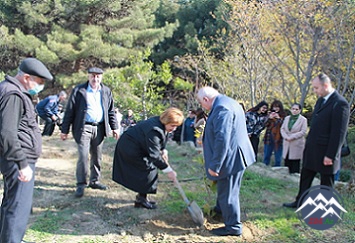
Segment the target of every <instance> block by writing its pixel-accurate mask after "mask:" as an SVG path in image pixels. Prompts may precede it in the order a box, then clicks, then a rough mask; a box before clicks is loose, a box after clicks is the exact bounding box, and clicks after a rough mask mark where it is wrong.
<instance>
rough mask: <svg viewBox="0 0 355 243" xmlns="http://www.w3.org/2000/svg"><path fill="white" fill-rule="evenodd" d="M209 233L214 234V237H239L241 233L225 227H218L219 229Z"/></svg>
mask: <svg viewBox="0 0 355 243" xmlns="http://www.w3.org/2000/svg"><path fill="white" fill-rule="evenodd" d="M210 233H212V234H214V235H218V236H228V235H231V236H241V235H242V233H239V232H236V231H233V230H228V229H226V227H220V228H216V229H213V230H211V231H210Z"/></svg>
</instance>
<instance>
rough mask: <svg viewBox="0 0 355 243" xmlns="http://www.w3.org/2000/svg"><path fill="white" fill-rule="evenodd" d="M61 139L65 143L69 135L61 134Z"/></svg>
mask: <svg viewBox="0 0 355 243" xmlns="http://www.w3.org/2000/svg"><path fill="white" fill-rule="evenodd" d="M60 138H61V139H62V140H63V141H64V140H66V139H67V138H68V134H65V133H61V134H60Z"/></svg>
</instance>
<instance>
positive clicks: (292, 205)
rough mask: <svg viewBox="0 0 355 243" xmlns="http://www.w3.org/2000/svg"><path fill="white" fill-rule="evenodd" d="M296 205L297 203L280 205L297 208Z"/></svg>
mask: <svg viewBox="0 0 355 243" xmlns="http://www.w3.org/2000/svg"><path fill="white" fill-rule="evenodd" d="M297 204H298V202H297V201H294V202H292V203H284V204H282V206H284V207H286V208H297Z"/></svg>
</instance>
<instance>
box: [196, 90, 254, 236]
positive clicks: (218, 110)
mask: <svg viewBox="0 0 355 243" xmlns="http://www.w3.org/2000/svg"><path fill="white" fill-rule="evenodd" d="M203 153H204V159H205V167H206V173H207V177H208V178H209V179H211V180H216V181H217V193H218V195H217V203H218V205H219V207H220V209H221V212H222V216H223V219H224V223H225V227H226V229H227V230H230V231H233V232H234V233H237V234H241V233H242V224H241V221H240V206H239V189H240V186H241V181H242V176H243V173H244V170H245V169H246V167H247V166H249V165H251V164H252V163H254V162H255V153H254V150H253V147H252V145H251V143H250V140H249V137H248V133H247V128H246V123H245V116H244V111H243V109H242V107H241V106H240V105H239V104H238V103H237V102H236V101H235V100H233V99H231V98H229V97H227V96H224V95H218V96H217V97H216V98H215V100H214V103H213V106H212V109H211V111H210V113H209V116H208V119H207V122H206V126H205V130H204V135H203ZM208 169H211V170H212V171H214V172H217V173H218V174H219V175H218V176H217V177H213V176H211V175H210V174H209V172H208Z"/></svg>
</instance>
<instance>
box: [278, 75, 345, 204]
mask: <svg viewBox="0 0 355 243" xmlns="http://www.w3.org/2000/svg"><path fill="white" fill-rule="evenodd" d="M312 86H313V91H314V92H315V93H316V95H317V96H318V97H319V99H318V100H317V103H316V105H315V107H314V111H313V115H312V122H311V127H310V130H309V133H308V136H307V140H306V146H305V149H304V153H303V168H302V171H301V179H300V185H299V191H298V195H297V197H296V200H295V201H294V202H292V203H284V204H283V206H284V207H290V208H296V207H297V206H298V205H301V203H302V202H301V200H302V198H301V197H302V195H303V194H304V193H305V192H306V191H307V190H308V189H309V188H310V187H311V185H312V181H313V179H314V177H315V175H316V174H317V173H320V176H321V181H320V184H321V185H324V186H329V187H333V184H334V174H335V173H336V172H337V171H338V170H339V168H340V164H339V161H340V149H341V146H342V144H343V143H344V139H345V135H346V131H347V128H348V122H349V115H350V108H349V104H348V102H347V101H346V100H345V98H344V97H342V96H341V95H340V94H339V93H338V92H337V91H336V90H335V89H334V88H333V87H332V84H331V80H330V78H329V77H328V76H327V75H325V74H323V73H321V74H319V75H318V76H317V77H315V78H314V79H313V80H312Z"/></svg>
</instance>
